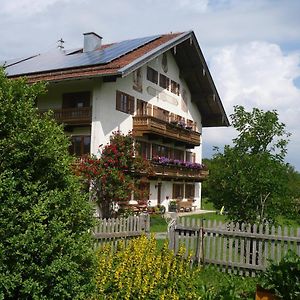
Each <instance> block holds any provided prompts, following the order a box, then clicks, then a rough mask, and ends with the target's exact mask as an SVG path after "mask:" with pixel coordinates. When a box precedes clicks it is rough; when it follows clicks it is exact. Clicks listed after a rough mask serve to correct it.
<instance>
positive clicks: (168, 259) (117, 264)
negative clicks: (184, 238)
mask: <svg viewBox="0 0 300 300" xmlns="http://www.w3.org/2000/svg"><path fill="white" fill-rule="evenodd" d="M183 251H184V249H181V250H180V253H179V256H175V255H174V254H173V252H172V251H170V250H168V246H167V244H165V245H164V247H163V249H162V250H157V246H156V240H155V239H154V237H153V236H152V237H151V238H150V239H148V238H147V237H146V236H142V237H140V238H137V239H135V240H131V241H130V242H128V245H127V246H126V247H125V243H124V242H121V243H120V244H119V246H118V249H117V251H116V252H115V253H113V251H112V249H111V246H110V245H106V246H104V247H103V248H101V249H100V250H99V251H98V254H97V259H98V268H97V277H96V282H97V289H98V294H97V296H96V298H97V299H197V296H198V294H197V290H196V288H195V286H194V278H195V276H196V273H197V271H196V270H192V269H191V268H190V263H189V260H188V259H187V260H184V259H182V255H183Z"/></svg>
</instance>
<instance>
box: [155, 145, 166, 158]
mask: <svg viewBox="0 0 300 300" xmlns="http://www.w3.org/2000/svg"><path fill="white" fill-rule="evenodd" d="M155 156H159V157H169V156H170V149H169V148H168V147H166V146H162V145H156V144H153V145H152V157H155Z"/></svg>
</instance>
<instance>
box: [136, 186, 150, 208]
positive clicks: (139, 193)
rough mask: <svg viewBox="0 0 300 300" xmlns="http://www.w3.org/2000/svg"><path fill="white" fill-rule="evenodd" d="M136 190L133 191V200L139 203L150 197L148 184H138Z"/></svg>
mask: <svg viewBox="0 0 300 300" xmlns="http://www.w3.org/2000/svg"><path fill="white" fill-rule="evenodd" d="M137 189H138V190H135V193H134V199H136V200H138V201H139V202H143V201H146V203H145V204H147V200H149V196H150V182H140V183H139V184H138V186H137Z"/></svg>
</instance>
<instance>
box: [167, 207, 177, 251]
mask: <svg viewBox="0 0 300 300" xmlns="http://www.w3.org/2000/svg"><path fill="white" fill-rule="evenodd" d="M170 215H171V221H170V222H169V223H168V239H169V249H170V250H174V253H175V246H176V245H175V227H176V224H177V214H176V213H171V214H170Z"/></svg>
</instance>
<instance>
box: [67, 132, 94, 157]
mask: <svg viewBox="0 0 300 300" xmlns="http://www.w3.org/2000/svg"><path fill="white" fill-rule="evenodd" d="M90 147H91V136H89V135H76V136H72V137H71V145H70V147H69V152H70V154H72V155H75V156H82V155H84V154H89V153H90Z"/></svg>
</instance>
